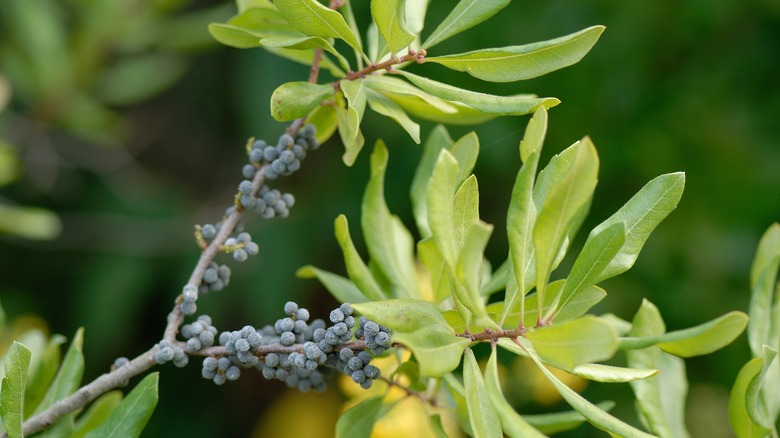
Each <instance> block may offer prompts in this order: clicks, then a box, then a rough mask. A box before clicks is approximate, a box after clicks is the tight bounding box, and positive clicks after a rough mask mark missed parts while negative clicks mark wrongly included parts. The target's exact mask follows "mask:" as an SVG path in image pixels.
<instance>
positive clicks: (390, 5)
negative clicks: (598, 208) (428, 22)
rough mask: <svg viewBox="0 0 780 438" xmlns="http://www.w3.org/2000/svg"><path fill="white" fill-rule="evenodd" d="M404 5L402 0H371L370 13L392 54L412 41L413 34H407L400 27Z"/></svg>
mask: <svg viewBox="0 0 780 438" xmlns="http://www.w3.org/2000/svg"><path fill="white" fill-rule="evenodd" d="M404 5H405V2H404V1H402V0H371V15H372V16H373V17H374V22H375V23H376V25H377V27H378V28H379V32H381V33H382V36H383V37H384V38H385V41H387V45H388V46H390V52H391V53H392V54H396V53H398V52H400V51H401V50H403V49H404V48H406V47H407V46H409V44H411V43H412V41H414V35H410V34H408V33H407V32H406V31H405V30H404V29H403V27H401V21H402V19H403V18H402V17H403V15H404V12H405V10H404V8H402V6H404Z"/></svg>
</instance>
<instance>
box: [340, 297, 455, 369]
mask: <svg viewBox="0 0 780 438" xmlns="http://www.w3.org/2000/svg"><path fill="white" fill-rule="evenodd" d="M354 307H355V309H356V310H357V311H358V312H359V313H361V314H362V315H365V316H367V317H368V318H370V319H371V320H373V321H376V322H377V323H379V324H382V325H385V326H387V327H390V328H391V329H392V337H393V342H397V343H400V344H402V345H405V346H406V347H408V348H409V349H410V350H411V351H412V353H413V354H414V357H415V359H416V360H417V362H418V363H419V364H420V375H421V376H426V377H441V376H443V375H445V374H447V373H449V372H450V371H452V370H454V369H455V368H457V367H458V364H459V363H460V357H461V356H462V355H463V350H464V349H465V348H466V347H467V346H468V344H469V340H468V339H466V338H463V337H458V336H455V332H454V331H453V330H452V329H451V328H450V326H449V325H448V324H447V321H445V320H444V317H442V315H441V313H439V310H438V309H437V308H436V305H434V304H433V303H430V302H428V301H421V300H408V299H398V300H386V301H375V302H370V303H361V304H355V305H354Z"/></svg>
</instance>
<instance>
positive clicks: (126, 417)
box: [86, 372, 160, 438]
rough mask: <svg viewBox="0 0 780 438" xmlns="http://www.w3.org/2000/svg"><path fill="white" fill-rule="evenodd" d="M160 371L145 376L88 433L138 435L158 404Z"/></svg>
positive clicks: (90, 435)
mask: <svg viewBox="0 0 780 438" xmlns="http://www.w3.org/2000/svg"><path fill="white" fill-rule="evenodd" d="M159 380H160V373H157V372H154V373H151V374H149V375H148V376H146V377H144V379H143V380H141V381H140V382H139V383H138V385H136V386H135V388H133V390H132V391H130V394H128V395H127V397H126V398H125V399H124V400H122V403H120V404H119V406H117V408H116V409H114V410H113V411H112V412H111V414H110V415H109V416H108V418H106V421H104V422H103V423H102V424H101V425H100V426H98V427H97V428H96V429H94V430H92V431H91V432H90V433H88V434H87V435H86V437H87V438H97V437H138V436H141V432H142V431H143V429H144V427H145V426H146V423H148V422H149V419H150V418H151V417H152V413H153V412H154V408H155V407H156V406H157V398H158V397H157V384H158V382H159Z"/></svg>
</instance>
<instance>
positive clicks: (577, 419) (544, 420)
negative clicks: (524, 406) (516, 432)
mask: <svg viewBox="0 0 780 438" xmlns="http://www.w3.org/2000/svg"><path fill="white" fill-rule="evenodd" d="M596 407H598V408H599V409H601V410H602V411H607V412H609V410H610V409H612V408H613V407H615V402H612V401H603V402H601V403H597V404H596ZM523 418H524V419H525V420H526V421H527V422H528V423H529V424H531V425H532V426H533V427H535V428H537V429H538V430H539V431H540V432H542V433H546V434H548V435H552V434H555V433H559V432H566V431H567V430H572V429H574V428H576V427H578V426H579V425H581V424H582V423H583V422H585V421H586V420H585V417H583V416H582V414H580V413H579V412H577V411H567V412H555V413H551V414H537V415H523Z"/></svg>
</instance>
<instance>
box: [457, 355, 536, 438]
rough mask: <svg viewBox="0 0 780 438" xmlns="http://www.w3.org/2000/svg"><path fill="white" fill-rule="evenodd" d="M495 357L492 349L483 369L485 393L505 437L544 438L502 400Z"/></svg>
mask: <svg viewBox="0 0 780 438" xmlns="http://www.w3.org/2000/svg"><path fill="white" fill-rule="evenodd" d="M472 356H473V354H472ZM497 356H498V354H497V350H496V349H495V347H494V348H493V352H492V353H491V355H490V359H488V363H487V367H486V368H485V391H486V392H487V395H488V397H489V398H490V402H491V403H492V405H493V408H494V409H495V411H496V414H497V415H498V419H499V420H500V421H501V428H502V429H503V430H504V433H505V434H506V435H508V436H510V437H512V438H516V437H519V438H526V437H530V438H534V437H536V438H539V437H544V434H542V433H541V432H539V431H538V430H536V429H534V427H533V426H531V425H530V424H528V422H527V421H526V420H524V419H523V417H521V416H520V414H518V413H517V412H515V410H514V408H512V405H510V404H509V402H507V401H506V399H505V398H504V394H503V393H502V392H501V383H500V382H499V381H498V359H497Z"/></svg>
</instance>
